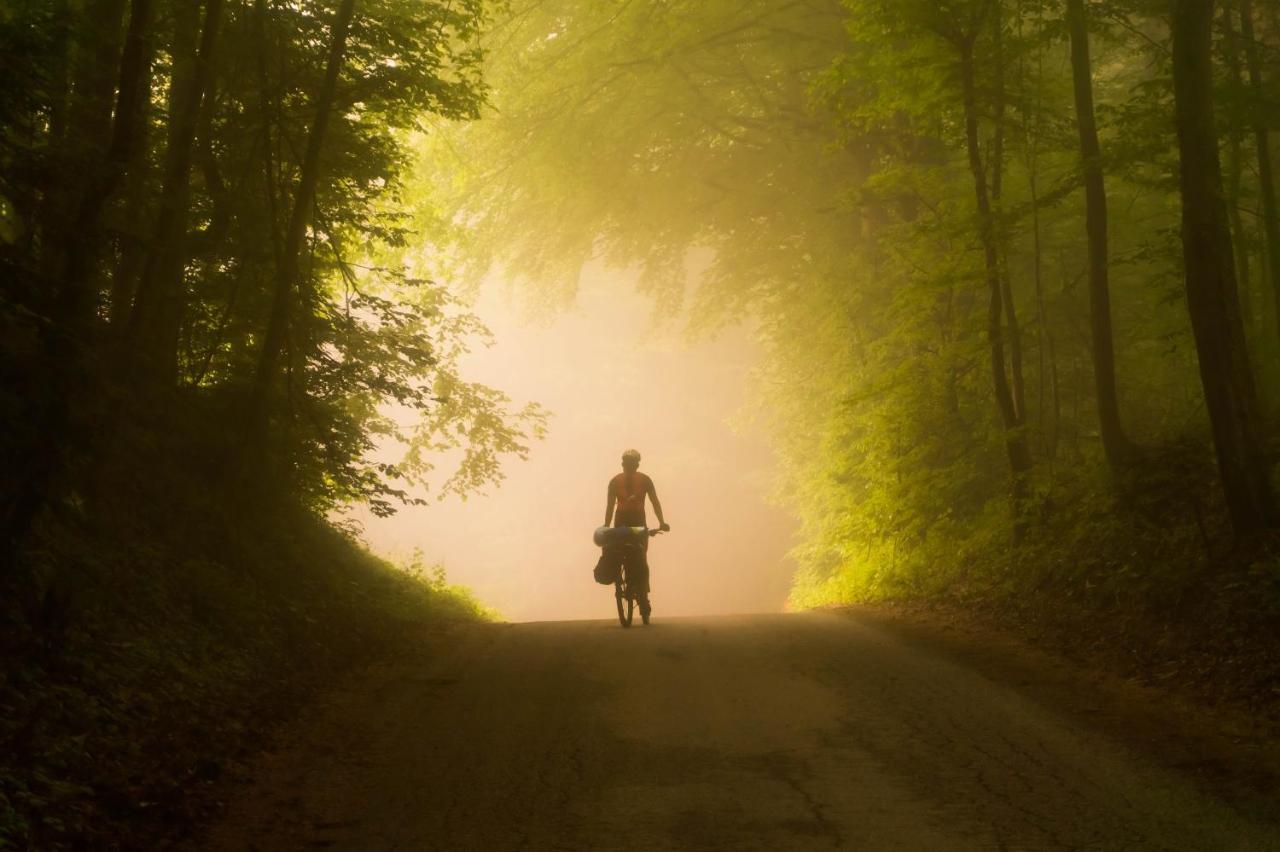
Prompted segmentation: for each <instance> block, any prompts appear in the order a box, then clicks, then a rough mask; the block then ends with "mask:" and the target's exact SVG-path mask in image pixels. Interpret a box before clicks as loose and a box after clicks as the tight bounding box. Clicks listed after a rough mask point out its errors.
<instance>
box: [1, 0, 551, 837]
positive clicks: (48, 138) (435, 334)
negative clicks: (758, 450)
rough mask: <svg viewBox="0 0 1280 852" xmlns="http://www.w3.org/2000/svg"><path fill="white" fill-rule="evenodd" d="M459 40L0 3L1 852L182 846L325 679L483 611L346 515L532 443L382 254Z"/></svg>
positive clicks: (399, 256) (462, 69)
mask: <svg viewBox="0 0 1280 852" xmlns="http://www.w3.org/2000/svg"><path fill="white" fill-rule="evenodd" d="M483 20H484V10H483V9H482V7H481V4H480V3H479V2H462V3H458V2H449V3H444V2H441V3H434V2H426V3H424V2H418V1H417V0H361V2H354V0H341V2H337V3H329V2H308V0H303V2H290V3H279V2H275V0H250V2H227V0H202V2H188V0H84V2H80V0H73V1H72V2H48V0H15V2H6V3H5V4H3V8H0V77H2V78H3V79H4V81H5V83H4V86H3V90H2V91H0V375H2V376H3V382H2V384H0V846H6V845H12V846H16V847H19V848H39V849H56V848H88V847H99V848H110V847H112V846H113V845H123V846H132V847H134V848H150V847H152V846H153V845H155V844H156V843H158V842H160V841H161V840H163V839H165V838H172V837H174V836H177V835H180V834H181V832H182V830H183V828H184V826H185V825H186V824H187V821H188V819H189V818H190V817H192V816H193V815H195V812H196V811H198V810H199V809H200V808H201V807H204V804H202V802H201V798H200V791H201V788H202V786H203V785H204V783H205V782H208V781H211V780H213V779H214V778H216V777H217V776H219V775H220V774H221V773H222V772H223V771H224V769H225V767H226V766H227V764H228V762H229V761H232V760H234V759H235V756H236V755H237V754H241V753H244V752H245V750H251V749H253V748H255V747H259V746H261V745H262V743H263V737H264V736H266V734H267V732H269V731H270V729H271V723H272V721H273V720H276V719H279V718H283V717H285V716H287V715H289V714H291V713H294V712H296V711H297V710H298V708H299V707H300V706H301V705H302V704H303V703H305V701H306V700H307V698H308V696H309V695H311V694H312V688H313V687H314V686H316V685H317V684H318V683H320V682H321V681H322V680H323V679H325V678H332V677H334V676H336V675H338V674H340V673H341V672H342V671H343V670H345V669H346V668H348V667H349V666H351V665H353V664H355V663H358V662H360V661H363V660H367V659H369V658H370V657H371V656H372V655H375V654H376V653H378V652H379V650H380V649H385V648H386V647H387V646H388V643H389V642H391V641H392V640H402V641H403V640H410V639H412V636H413V632H414V631H415V630H418V629H419V628H420V627H421V626H422V625H423V624H424V623H428V622H429V623H430V624H431V625H433V626H434V628H440V629H443V628H445V627H446V626H447V624H448V623H449V622H451V621H456V620H458V619H475V618H481V617H486V616H487V614H486V613H485V612H484V611H483V609H482V608H481V607H480V606H478V605H477V604H476V602H475V601H474V600H472V599H471V598H470V597H469V596H468V595H467V594H466V593H465V592H464V591H462V590H459V589H456V588H453V587H450V586H448V584H447V583H446V582H445V581H444V579H443V577H442V575H439V574H435V575H426V574H423V573H422V572H420V571H419V572H416V573H415V572H413V571H408V572H405V571H400V570H397V569H394V568H393V567H392V566H389V565H387V564H385V563H383V562H381V561H380V560H378V559H375V558H373V557H372V556H370V555H369V554H368V553H366V552H364V551H363V550H362V549H361V548H360V547H359V546H358V545H357V544H356V543H355V541H354V539H353V538H351V537H349V536H348V535H347V534H346V533H345V532H343V529H344V522H343V521H342V518H343V514H342V513H343V511H344V510H345V509H346V508H347V507H349V506H352V505H354V504H363V505H367V506H369V507H370V508H371V509H372V510H373V511H374V512H375V513H377V514H384V515H385V514H389V513H391V512H394V511H395V510H396V508H397V507H398V506H399V505H401V504H402V503H404V502H406V501H410V502H420V501H421V500H423V499H424V495H426V494H430V493H434V494H447V493H454V494H466V493H469V492H471V491H474V490H476V489H478V488H482V487H484V486H486V485H491V484H493V483H496V482H498V481H499V480H500V479H501V477H502V471H501V464H502V462H503V460H504V459H506V458H519V457H521V456H523V455H524V454H525V453H526V452H527V448H528V446H529V444H530V443H531V441H532V440H533V439H535V438H536V437H537V436H538V435H539V434H540V432H541V429H542V413H541V411H540V410H538V409H537V408H536V407H526V408H521V409H517V408H515V407H514V406H512V405H511V404H510V402H509V400H508V399H507V397H506V396H505V394H503V393H502V392H501V391H499V390H497V389H494V388H489V387H485V386H482V385H478V384H475V383H473V382H469V381H467V379H466V378H465V376H463V375H461V374H460V372H459V370H458V359H459V357H460V356H461V354H462V353H463V352H464V351H465V349H466V347H467V346H469V345H473V344H474V343H475V342H476V341H477V340H480V339H482V338H483V336H484V329H483V328H482V327H481V326H480V324H479V322H478V321H477V320H476V319H475V318H474V317H472V316H470V315H469V314H468V313H467V312H466V310H465V309H464V308H463V307H462V306H461V305H460V304H458V303H457V301H456V300H455V299H454V297H453V295H452V294H451V292H450V290H449V289H448V286H447V283H448V282H443V281H434V280H428V279H427V278H426V277H425V276H423V275H420V274H418V271H417V270H416V269H415V263H414V260H413V258H412V257H410V256H409V255H408V253H407V249H408V248H409V242H410V241H409V237H410V232H409V231H408V228H407V225H406V220H405V215H404V213H403V208H404V201H403V198H402V190H403V175H404V174H405V172H406V170H407V168H408V166H409V164H410V162H411V160H412V156H413V153H412V151H411V150H410V149H409V148H408V147H406V142H405V140H406V139H407V138H409V137H410V136H411V135H412V134H413V133H415V132H416V131H417V129H418V127H419V124H420V121H421V118H422V117H423V116H424V115H431V116H435V117H439V118H441V119H448V120H465V119H468V118H472V117H474V116H475V115H476V114H477V111H478V109H479V105H480V103H481V102H482V100H483V97H484V89H483V86H482V84H481V82H480V79H479V67H478V66H479V53H478V52H477V50H476V38H477V36H478V32H479V29H480V27H481V25H482V23H483ZM375 449H376V453H375ZM375 456H376V459H377V460H374V459H375ZM388 459H391V460H392V461H388ZM442 459H448V460H450V466H449V467H447V468H444V469H441V470H436V469H435V467H436V466H437V465H441V466H443V464H444V463H443V462H442ZM455 463H456V464H455ZM335 524H336V525H335ZM205 804H207V803H205Z"/></svg>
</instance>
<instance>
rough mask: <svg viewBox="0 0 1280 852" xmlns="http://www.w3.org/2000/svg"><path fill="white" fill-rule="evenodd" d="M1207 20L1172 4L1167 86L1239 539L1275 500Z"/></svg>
mask: <svg viewBox="0 0 1280 852" xmlns="http://www.w3.org/2000/svg"><path fill="white" fill-rule="evenodd" d="M1212 25H1213V2H1212V0H1175V3H1174V11H1173V21H1172V36H1173V88H1174V115H1175V119H1176V123H1177V129H1178V151H1179V158H1180V159H1179V181H1180V185H1181V188H1182V251H1183V258H1184V262H1185V266H1186V288H1187V307H1188V308H1189V309H1190V312H1191V328H1192V331H1193V332H1194V334H1195V341H1196V353H1197V355H1198V356H1199V361H1200V380H1201V383H1202V384H1203V385H1204V394H1205V403H1206V405H1207V408H1208V411H1209V420H1210V424H1211V426H1212V430H1213V443H1214V449H1215V450H1216V453H1217V458H1218V470H1219V474H1220V476H1221V478H1222V488H1223V491H1224V493H1225V496H1226V503H1227V509H1228V511H1229V512H1230V514H1231V522H1232V526H1233V527H1234V529H1235V532H1236V534H1237V536H1248V535H1251V534H1253V533H1257V532H1259V531H1261V530H1264V529H1266V528H1268V527H1270V526H1271V525H1272V524H1273V522H1274V520H1275V506H1274V501H1273V496H1272V491H1271V483H1270V481H1269V479H1268V475H1267V464H1266V458H1265V455H1264V453H1263V448H1262V442H1261V440H1260V435H1261V430H1260V428H1259V414H1258V404H1257V398H1256V391H1255V388H1254V380H1253V371H1252V369H1251V368H1250V365H1249V357H1248V353H1247V352H1246V350H1245V342H1244V328H1243V325H1242V323H1241V321H1240V305H1239V301H1238V297H1237V293H1236V280H1235V263H1234V260H1233V258H1232V252H1231V233H1230V231H1229V230H1228V227H1227V213H1226V205H1225V204H1224V202H1223V197H1222V169H1221V164H1220V162H1219V159H1218V135H1217V130H1216V129H1215V127H1214V115H1213V57H1212Z"/></svg>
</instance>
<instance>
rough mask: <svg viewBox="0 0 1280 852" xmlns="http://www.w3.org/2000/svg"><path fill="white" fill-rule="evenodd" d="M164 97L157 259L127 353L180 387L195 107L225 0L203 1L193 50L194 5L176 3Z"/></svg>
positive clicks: (150, 378)
mask: <svg viewBox="0 0 1280 852" xmlns="http://www.w3.org/2000/svg"><path fill="white" fill-rule="evenodd" d="M177 8H178V9H179V12H180V14H179V15H178V18H177V20H176V22H175V25H174V27H175V29H174V45H173V51H172V52H173V56H174V68H173V78H172V84H171V89H170V98H169V139H168V142H167V145H166V149H165V159H164V178H163V184H162V187H161V190H160V200H159V203H158V205H157V209H156V230H155V243H156V248H155V253H154V254H153V255H151V256H150V257H149V258H148V259H147V263H146V265H145V267H144V268H143V272H142V279H141V281H140V282H139V283H138V294H137V299H136V301H135V303H134V309H133V316H132V318H131V329H130V331H131V338H132V341H131V343H132V349H133V352H132V353H131V354H132V356H133V358H134V364H135V366H136V367H137V368H138V371H139V374H140V375H139V378H141V379H142V381H143V382H144V383H145V384H148V385H151V386H152V387H157V388H159V387H171V386H173V385H174V384H175V383H176V381H177V372H178V335H179V330H180V328H181V325H182V319H183V314H184V311H185V308H186V285H185V282H184V280H183V279H184V273H185V270H186V264H187V219H188V213H189V210H188V208H189V204H190V195H191V182H190V178H191V159H192V149H193V147H194V143H195V135H196V126H197V124H198V119H199V115H200V105H201V101H202V100H203V97H204V93H205V91H206V90H207V89H208V86H209V79H210V76H211V74H212V65H213V53H214V49H215V47H216V43H217V35H218V28H219V24H220V18H221V14H222V0H208V2H207V3H206V5H205V17H204V26H203V29H202V31H201V33H200V36H199V47H198V48H197V46H196V26H197V23H198V14H199V7H197V6H195V5H194V4H192V5H188V4H185V3H179V4H178V6H177Z"/></svg>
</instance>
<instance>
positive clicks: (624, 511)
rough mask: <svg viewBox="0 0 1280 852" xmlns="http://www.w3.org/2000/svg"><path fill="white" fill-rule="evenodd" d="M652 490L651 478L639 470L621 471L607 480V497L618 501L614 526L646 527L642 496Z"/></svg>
mask: <svg viewBox="0 0 1280 852" xmlns="http://www.w3.org/2000/svg"><path fill="white" fill-rule="evenodd" d="M652 492H653V480H652V479H650V478H649V477H647V476H645V475H644V474H643V473H641V472H640V471H638V470H637V471H634V472H633V473H627V472H626V471H623V472H622V473H620V474H618V475H617V476H615V477H614V478H613V479H611V480H609V498H610V499H611V500H617V501H618V507H617V510H616V512H615V513H614V516H613V525H614V526H615V527H647V526H648V525H649V524H648V522H647V521H646V520H645V514H644V498H645V497H646V496H647V495H648V494H651V493H652Z"/></svg>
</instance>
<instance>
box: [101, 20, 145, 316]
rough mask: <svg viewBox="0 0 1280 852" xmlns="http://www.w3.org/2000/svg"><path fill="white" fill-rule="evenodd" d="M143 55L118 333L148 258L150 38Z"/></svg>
mask: <svg viewBox="0 0 1280 852" xmlns="http://www.w3.org/2000/svg"><path fill="white" fill-rule="evenodd" d="M144 49H145V55H144V56H143V57H142V59H141V67H142V71H141V74H140V75H139V78H138V80H137V81H136V87H137V88H136V90H135V91H134V93H133V94H132V97H134V98H135V99H136V102H137V104H138V109H137V110H136V112H135V113H134V115H133V127H132V128H130V131H129V132H130V135H131V137H132V139H133V144H132V146H131V149H130V152H129V155H128V162H127V163H125V164H124V171H125V187H124V209H123V211H122V215H121V220H122V222H123V223H124V228H125V229H127V230H124V231H123V232H122V233H123V236H121V238H120V248H119V258H118V260H117V261H116V266H115V269H114V270H113V271H112V275H111V326H112V328H113V329H115V330H116V331H117V335H118V336H119V334H120V333H123V332H124V331H125V330H127V328H128V325H129V316H130V314H131V313H132V312H133V296H134V292H135V291H136V289H137V284H138V277H139V276H140V275H141V274H142V265H143V262H144V261H145V260H146V255H147V252H146V239H145V236H144V228H143V226H142V223H143V222H144V221H146V219H147V215H146V214H147V177H148V172H149V169H148V168H147V131H148V129H149V116H150V113H151V81H152V67H153V60H154V56H155V46H154V45H153V44H152V43H151V42H150V41H149V40H148V41H147V43H146V45H145V48H144Z"/></svg>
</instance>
